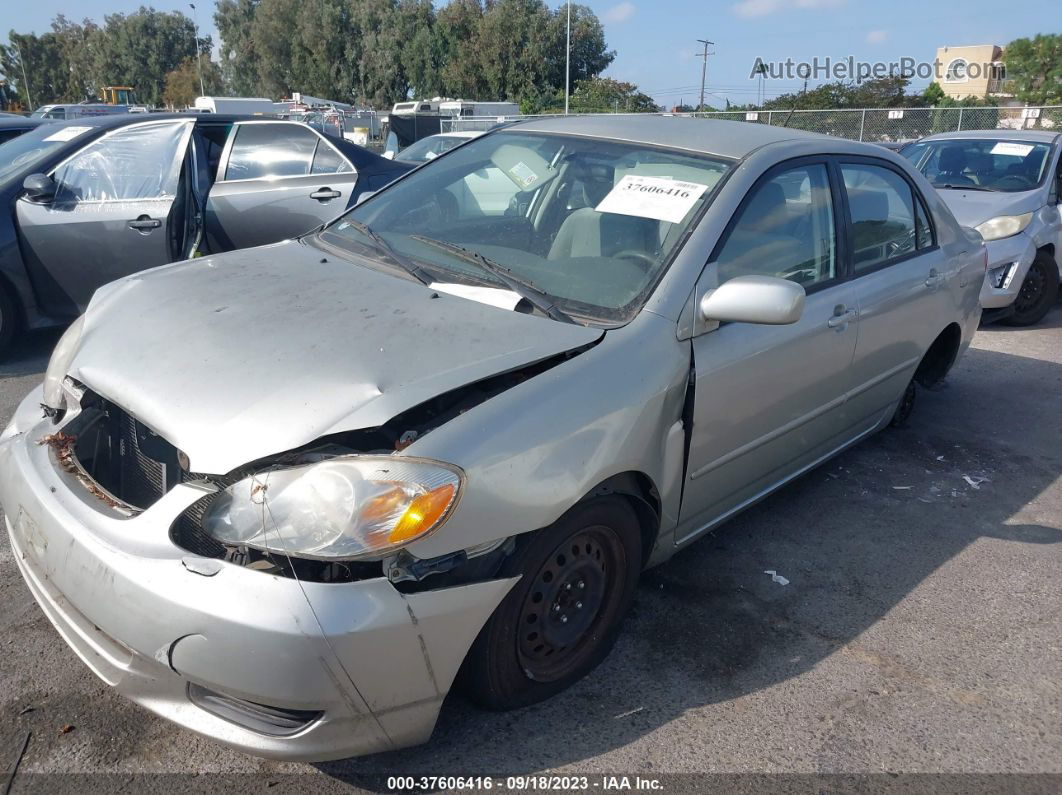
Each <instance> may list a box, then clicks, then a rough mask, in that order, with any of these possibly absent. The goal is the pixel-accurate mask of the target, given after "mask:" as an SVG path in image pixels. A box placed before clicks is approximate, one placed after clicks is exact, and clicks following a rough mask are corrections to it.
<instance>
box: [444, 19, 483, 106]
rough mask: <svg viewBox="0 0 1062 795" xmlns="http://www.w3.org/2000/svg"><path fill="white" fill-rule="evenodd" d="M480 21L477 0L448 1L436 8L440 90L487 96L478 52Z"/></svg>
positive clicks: (472, 97) (450, 93) (451, 93)
mask: <svg viewBox="0 0 1062 795" xmlns="http://www.w3.org/2000/svg"><path fill="white" fill-rule="evenodd" d="M482 21H483V6H482V5H481V4H480V0H451V1H450V2H449V3H448V4H446V5H445V6H443V7H442V8H441V9H439V13H438V15H437V17H436V21H435V32H434V33H435V40H436V42H437V45H436V46H437V47H438V48H439V54H440V68H439V71H440V73H441V76H442V85H443V91H442V92H440V93H444V94H447V95H449V96H454V97H462V98H465V99H477V98H481V97H485V96H486V95H487V94H486V92H487V88H486V83H485V81H484V76H483V74H482V73H481V72H480V70H479V60H478V52H477V46H478V42H479V29H480V24H481V23H482Z"/></svg>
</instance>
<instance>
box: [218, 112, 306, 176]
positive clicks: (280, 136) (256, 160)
mask: <svg viewBox="0 0 1062 795" xmlns="http://www.w3.org/2000/svg"><path fill="white" fill-rule="evenodd" d="M318 140H319V139H318V137H317V133H315V132H314V131H313V130H310V129H309V128H307V127H303V126H301V125H298V124H269V123H265V124H258V123H254V124H241V125H239V126H238V127H237V129H236V138H235V140H234V141H233V142H232V150H231V151H230V152H229V163H228V166H227V167H226V169H225V179H226V180H234V179H269V178H274V177H301V176H305V175H306V174H309V173H310V164H311V162H312V161H313V155H314V151H315V150H316V148H317V141H318Z"/></svg>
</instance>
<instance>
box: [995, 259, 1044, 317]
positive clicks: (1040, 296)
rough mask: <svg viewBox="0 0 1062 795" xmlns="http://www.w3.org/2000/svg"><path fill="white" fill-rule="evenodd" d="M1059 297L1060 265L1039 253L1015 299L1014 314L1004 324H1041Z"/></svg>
mask: <svg viewBox="0 0 1062 795" xmlns="http://www.w3.org/2000/svg"><path fill="white" fill-rule="evenodd" d="M1057 296H1058V265H1057V264H1056V263H1055V261H1054V259H1053V258H1052V257H1051V256H1050V255H1049V254H1048V253H1047V252H1045V251H1040V252H1037V254H1036V258H1035V259H1034V260H1033V263H1032V265H1030V266H1029V272H1028V273H1026V274H1025V281H1023V282H1022V283H1021V289H1020V290H1019V291H1018V296H1017V298H1015V299H1014V314H1013V315H1011V316H1010V317H1008V318H1007V319H1005V320H1004V321H1003V322H1004V323H1006V324H1007V325H1008V326H1031V325H1033V324H1034V323H1039V322H1040V321H1041V320H1043V318H1044V315H1046V314H1047V313H1048V312H1049V311H1050V310H1051V307H1052V306H1054V304H1055V298H1056V297H1057Z"/></svg>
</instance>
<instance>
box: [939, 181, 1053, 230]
mask: <svg viewBox="0 0 1062 795" xmlns="http://www.w3.org/2000/svg"><path fill="white" fill-rule="evenodd" d="M937 192H938V193H939V194H940V198H941V199H943V200H944V203H945V204H946V205H948V209H949V210H951V213H952V215H954V216H955V220H956V221H958V222H959V223H960V224H962V225H963V226H969V227H971V228H973V227H976V226H978V225H980V224H983V223H984V222H985V221H988V220H990V219H992V218H995V217H996V216H999V215H1021V214H1022V213H1028V212H1033V211H1035V210H1037V209H1039V208H1040V205H1041V200H1040V191H1039V190H1033V191H1022V192H1021V193H1000V192H998V191H982V190H962V189H961V188H960V189H957V190H953V189H951V188H941V189H940V190H938V191H937Z"/></svg>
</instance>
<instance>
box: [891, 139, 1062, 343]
mask: <svg viewBox="0 0 1062 795" xmlns="http://www.w3.org/2000/svg"><path fill="white" fill-rule="evenodd" d="M901 154H902V155H903V156H904V157H906V158H907V159H908V160H910V161H911V162H912V163H914V164H915V166H916V167H917V168H918V170H919V171H921V172H922V173H923V174H925V176H926V178H927V179H928V180H929V181H930V182H931V183H933V187H935V188H936V189H937V190H938V191H939V192H940V197H941V198H942V199H943V200H944V203H945V204H947V205H948V209H950V210H951V211H952V213H953V214H954V215H955V217H956V219H958V221H959V223H961V224H963V225H965V226H971V227H973V228H975V229H977V231H978V232H980V233H981V236H982V237H984V239H985V242H986V243H987V244H988V257H989V261H988V272H987V273H986V274H985V284H984V287H983V288H982V290H981V306H982V307H983V308H984V310H985V314H984V319H985V320H986V321H992V320H1002V321H1004V322H1006V323H1009V324H1010V325H1013V326H1029V325H1032V324H1033V323H1038V322H1040V320H1042V319H1043V317H1044V315H1046V314H1047V312H1048V310H1050V309H1051V307H1052V306H1053V305H1054V303H1055V298H1056V296H1057V295H1058V284H1059V277H1060V276H1062V273H1060V268H1062V213H1060V208H1059V201H1060V196H1062V134H1060V133H1057V132H1051V131H1048V130H975V131H971V132H953V133H943V134H941V135H933V136H930V137H928V138H923V139H922V140H920V141H917V142H915V143H913V144H910V145H909V146H906V147H904V149H903V151H902V152H901Z"/></svg>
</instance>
